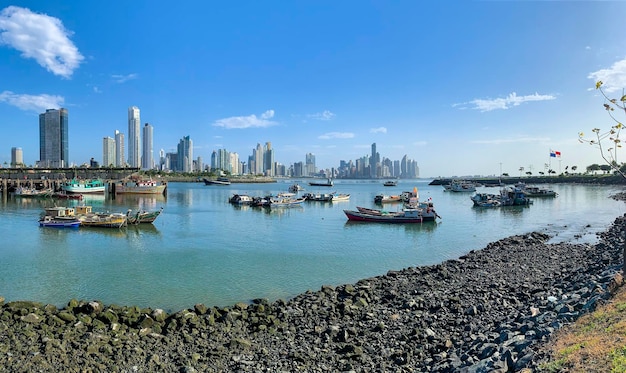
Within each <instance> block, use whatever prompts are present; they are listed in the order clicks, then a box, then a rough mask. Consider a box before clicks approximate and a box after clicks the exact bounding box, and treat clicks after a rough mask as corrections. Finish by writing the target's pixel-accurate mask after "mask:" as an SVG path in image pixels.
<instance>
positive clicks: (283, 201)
mask: <svg viewBox="0 0 626 373" xmlns="http://www.w3.org/2000/svg"><path fill="white" fill-rule="evenodd" d="M290 194H291V195H290ZM268 200H269V207H270V208H271V207H293V206H298V205H301V204H302V202H304V201H305V198H304V197H300V198H295V197H294V196H293V193H281V194H278V195H276V196H269V197H268Z"/></svg>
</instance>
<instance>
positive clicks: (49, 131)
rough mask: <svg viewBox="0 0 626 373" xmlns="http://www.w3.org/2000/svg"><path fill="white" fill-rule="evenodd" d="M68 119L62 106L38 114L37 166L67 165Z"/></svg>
mask: <svg viewBox="0 0 626 373" xmlns="http://www.w3.org/2000/svg"><path fill="white" fill-rule="evenodd" d="M68 120H69V116H68V112H67V109H64V108H61V109H59V110H56V109H48V110H46V112H45V113H42V114H39V166H41V167H67V166H69V162H68V160H69V141H68Z"/></svg>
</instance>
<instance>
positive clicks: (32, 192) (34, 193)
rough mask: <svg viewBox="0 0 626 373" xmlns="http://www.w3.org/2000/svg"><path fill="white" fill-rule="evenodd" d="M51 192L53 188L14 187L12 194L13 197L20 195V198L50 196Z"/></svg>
mask: <svg viewBox="0 0 626 373" xmlns="http://www.w3.org/2000/svg"><path fill="white" fill-rule="evenodd" d="M53 193H54V190H52V188H46V189H36V188H26V187H19V188H17V189H15V192H14V193H13V195H14V196H15V197H20V198H25V197H28V198H42V197H50V196H52V194H53Z"/></svg>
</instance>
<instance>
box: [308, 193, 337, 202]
mask: <svg viewBox="0 0 626 373" xmlns="http://www.w3.org/2000/svg"><path fill="white" fill-rule="evenodd" d="M302 198H304V199H306V200H307V201H314V202H331V201H332V200H333V194H332V193H304V194H303V195H302Z"/></svg>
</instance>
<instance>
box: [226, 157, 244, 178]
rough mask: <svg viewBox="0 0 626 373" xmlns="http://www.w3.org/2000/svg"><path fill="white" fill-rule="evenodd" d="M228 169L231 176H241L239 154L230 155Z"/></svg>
mask: <svg viewBox="0 0 626 373" xmlns="http://www.w3.org/2000/svg"><path fill="white" fill-rule="evenodd" d="M228 168H229V169H230V173H231V175H241V169H240V168H239V154H237V153H236V152H231V153H229V154H228Z"/></svg>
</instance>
